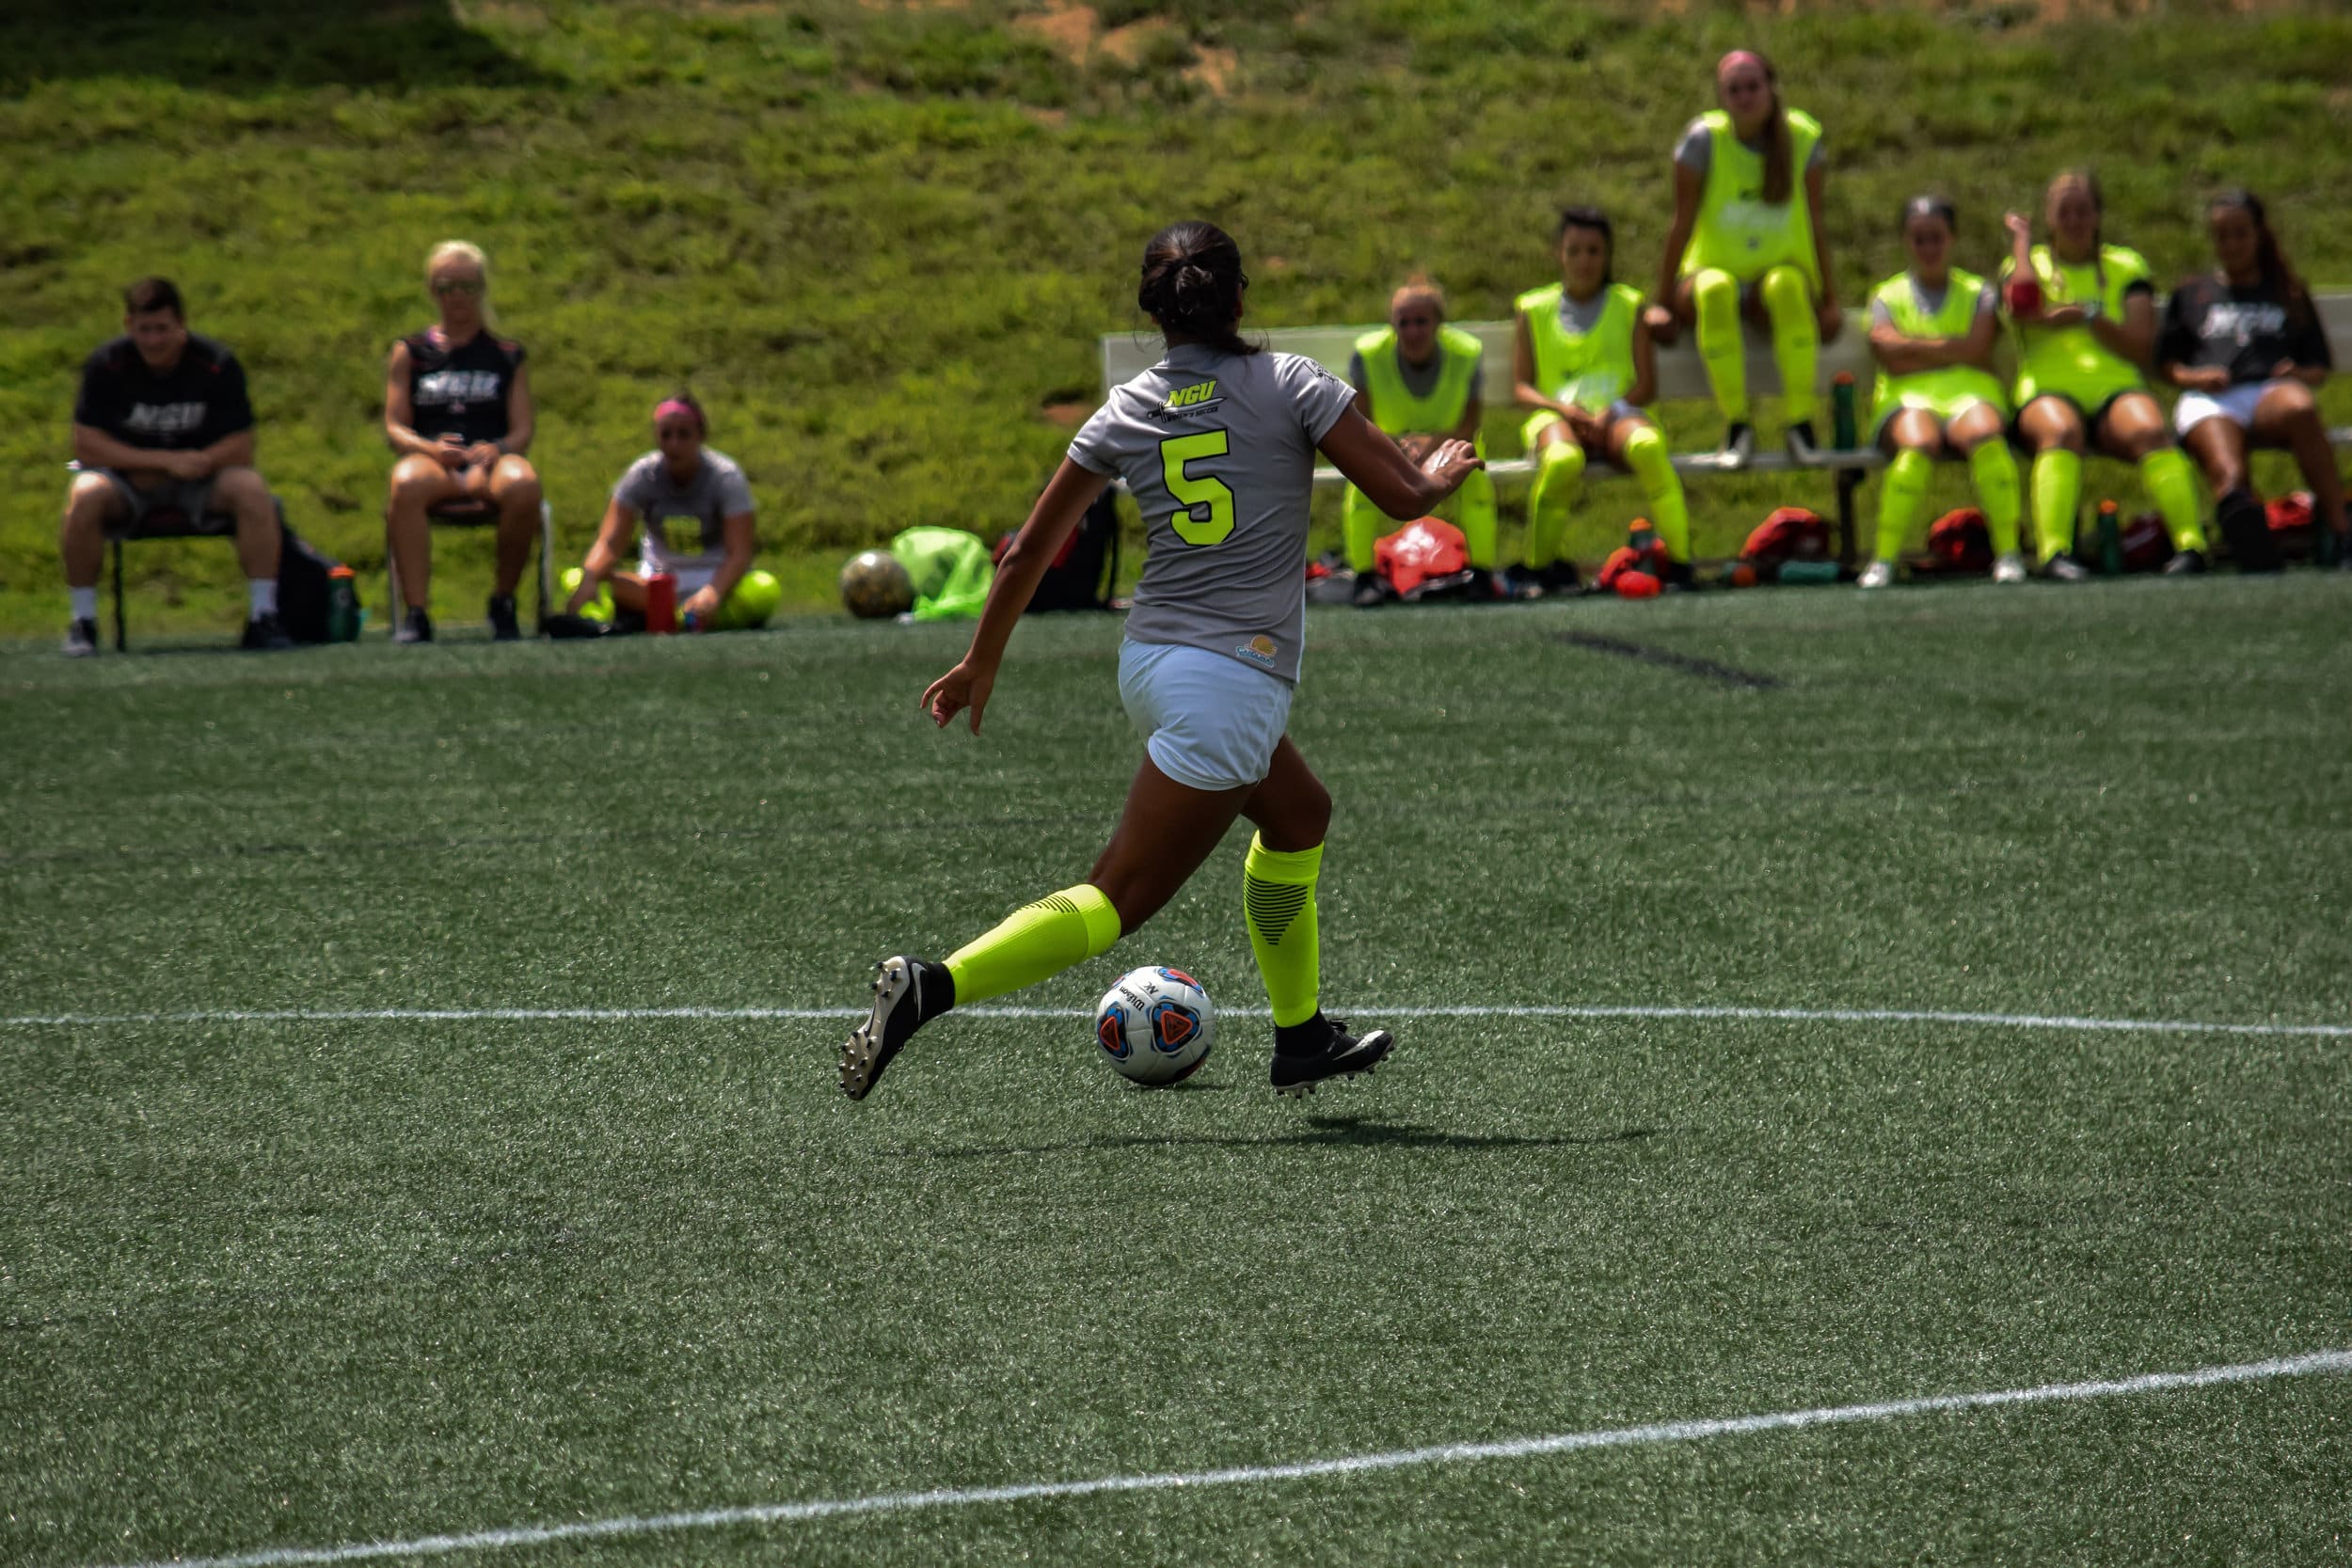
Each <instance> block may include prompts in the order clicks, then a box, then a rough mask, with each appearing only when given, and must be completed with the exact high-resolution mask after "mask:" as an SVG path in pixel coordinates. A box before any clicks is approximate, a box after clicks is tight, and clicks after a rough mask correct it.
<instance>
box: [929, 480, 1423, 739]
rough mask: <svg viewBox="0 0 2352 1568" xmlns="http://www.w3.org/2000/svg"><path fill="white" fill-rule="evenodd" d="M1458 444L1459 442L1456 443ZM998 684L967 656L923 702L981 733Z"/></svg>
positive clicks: (936, 719)
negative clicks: (964, 719)
mask: <svg viewBox="0 0 2352 1568" xmlns="http://www.w3.org/2000/svg"><path fill="white" fill-rule="evenodd" d="M1453 444H1454V445H1455V446H1459V445H1461V443H1460V442H1458V441H1457V442H1454V443H1453ZM995 685H996V672H995V671H993V670H981V669H977V668H975V667H974V665H973V663H972V661H971V660H970V659H968V658H967V659H965V660H964V661H963V662H961V664H958V665H957V666H956V667H955V668H954V669H952V670H950V671H948V672H947V673H946V674H944V675H942V676H940V677H939V678H938V679H937V680H935V681H933V682H931V684H930V689H929V690H927V691H925V692H924V693H923V706H924V708H925V710H926V711H928V712H929V713H930V716H931V722H932V723H934V724H936V725H938V726H939V727H940V728H941V729H946V727H947V721H948V720H950V719H953V718H954V717H955V716H956V715H957V714H959V713H961V712H962V711H963V710H964V709H966V708H970V709H971V710H972V733H973V734H974V735H977V734H979V733H980V714H981V712H982V710H984V709H985V708H986V707H987V706H988V694H989V692H990V691H991V690H992V689H994V687H995Z"/></svg>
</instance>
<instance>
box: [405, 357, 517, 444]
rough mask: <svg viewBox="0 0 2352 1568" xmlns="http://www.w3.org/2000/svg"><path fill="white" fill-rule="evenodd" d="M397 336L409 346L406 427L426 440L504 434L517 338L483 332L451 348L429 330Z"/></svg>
mask: <svg viewBox="0 0 2352 1568" xmlns="http://www.w3.org/2000/svg"><path fill="white" fill-rule="evenodd" d="M401 341H402V342H404V343H405V344H406V345H407V346H408V413H409V420H408V424H409V428H410V429H411V430H414V431H415V432H416V433H417V434H418V435H420V436H423V437H424V438H425V439H426V440H428V441H431V440H438V439H439V438H440V437H442V436H457V437H458V438H459V439H461V440H463V441H464V442H465V444H466V445H468V446H469V447H470V446H473V445H475V444H476V443H478V442H482V441H501V440H504V439H505V438H506V433H507V430H508V429H509V425H508V421H507V418H506V403H507V398H508V396H509V394H511V393H512V392H513V391H514V389H515V372H516V370H517V369H519V368H520V367H521V365H522V362H523V345H522V344H520V343H518V342H515V341H512V340H510V339H506V338H499V337H494V336H492V335H491V334H490V333H488V332H477V333H475V334H474V335H473V336H472V337H471V338H469V339H468V340H466V341H464V342H462V343H460V344H458V345H457V346H456V347H454V348H452V347H451V346H450V345H449V344H447V343H446V342H444V341H441V340H440V338H439V337H438V336H437V335H436V334H434V333H432V332H429V331H427V332H418V333H414V334H411V335H410V336H408V337H406V338H404V339H402V340H401Z"/></svg>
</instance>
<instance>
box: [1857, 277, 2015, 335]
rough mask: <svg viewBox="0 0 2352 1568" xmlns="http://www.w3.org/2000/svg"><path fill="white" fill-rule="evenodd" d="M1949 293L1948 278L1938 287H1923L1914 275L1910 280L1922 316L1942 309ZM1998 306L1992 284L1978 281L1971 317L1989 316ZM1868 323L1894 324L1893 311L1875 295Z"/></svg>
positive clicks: (1998, 300)
mask: <svg viewBox="0 0 2352 1568" xmlns="http://www.w3.org/2000/svg"><path fill="white" fill-rule="evenodd" d="M1948 293H1951V280H1950V279H1948V278H1947V279H1946V280H1945V284H1944V287H1942V288H1940V289H1930V288H1924V287H1922V286H1921V285H1920V282H1919V280H1918V279H1917V278H1913V279H1912V280H1911V297H1912V299H1913V300H1914V301H1915V302H1916V303H1917V305H1918V307H1919V313H1920V314H1921V315H1924V316H1932V315H1934V314H1935V313H1936V312H1937V311H1938V310H1941V309H1944V298H1945V296H1946V295H1947V294H1948ZM2000 308H2001V302H2000V296H1999V295H1997V294H1995V293H1994V292H1993V285H1992V284H1990V283H1984V282H1979V284H1978V285H1977V308H1976V309H1975V310H1974V311H1972V312H1970V314H1971V316H1972V318H1973V317H1975V316H1989V315H1991V314H1993V312H1994V311H1995V310H1997V309H2000ZM1870 325H1872V326H1892V325H1895V312H1894V311H1892V310H1890V309H1887V308H1886V301H1884V300H1883V299H1880V298H1878V297H1876V296H1875V295H1873V296H1872V298H1871V300H1870Z"/></svg>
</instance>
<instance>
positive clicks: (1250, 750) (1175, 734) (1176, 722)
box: [1119, 642, 1291, 791]
mask: <svg viewBox="0 0 2352 1568" xmlns="http://www.w3.org/2000/svg"><path fill="white" fill-rule="evenodd" d="M1119 699H1120V702H1122V703H1125V704H1126V705H1127V717H1128V718H1129V719H1132V720H1133V721H1135V726H1136V729H1137V730H1138V731H1140V732H1142V735H1143V749H1144V750H1145V751H1146V752H1149V753H1150V754H1151V757H1152V764H1153V766H1155V767H1157V768H1159V770H1160V771H1161V772H1163V773H1165V774H1167V775H1168V777H1169V778H1171V779H1174V780H1175V781H1176V782H1177V783H1178V784H1185V785H1188V786H1189V787H1191V788H1193V789H1205V790H1212V791H1216V790H1227V789H1241V788H1244V787H1246V786H1248V785H1249V784H1256V783H1257V782H1258V781H1259V780H1261V779H1263V778H1264V777H1265V775H1266V769H1267V768H1271V767H1272V766H1273V765H1274V748H1275V747H1277V746H1279V745H1280V744H1281V741H1282V731H1283V730H1284V729H1285V728H1287V727H1288V726H1289V724H1290V721H1291V685H1290V683H1289V682H1288V681H1285V680H1283V679H1281V678H1280V677H1279V676H1277V675H1269V674H1267V673H1265V672H1264V671H1263V670H1253V669H1251V668H1250V667H1249V666H1248V665H1247V664H1244V663H1243V662H1242V661H1241V660H1239V659H1237V658H1234V657H1231V656H1230V655H1226V654H1213V653H1211V652H1209V651H1208V650H1207V649H1206V648H1186V647H1182V646H1179V645H1178V644H1176V643H1173V642H1121V643H1120V645H1119Z"/></svg>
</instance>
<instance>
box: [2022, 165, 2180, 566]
mask: <svg viewBox="0 0 2352 1568" xmlns="http://www.w3.org/2000/svg"><path fill="white" fill-rule="evenodd" d="M2042 205H2043V209H2044V214H2045V216H2046V217H2047V219H2048V222H2049V225H2050V232H2051V243H2050V244H2048V245H2035V244H2034V243H2033V225H2032V224H2031V223H2030V222H2029V221H2028V220H2027V219H2026V217H2025V216H2024V215H2023V214H2018V213H2010V214H2006V215H2005V216H2004V217H2003V219H2002V221H2003V222H2004V223H2006V224H2007V225H2008V226H2009V234H2010V258H2009V260H2008V261H2006V262H2004V263H2003V264H2002V267H2001V284H2002V303H2003V305H2004V306H2005V307H2006V308H2007V309H2008V311H2009V317H2010V325H2011V327H2012V328H2013V329H2014V330H2015V333H2016V337H2017V385H2016V387H2015V388H2014V390H2013V394H2012V398H2011V401H2012V402H2014V403H2015V404H2016V405H2017V421H2016V434H2017V436H2018V440H2019V444H2020V445H2022V446H2024V447H2025V448H2026V451H2030V452H2032V453H2033V474H2032V478H2031V480H2030V481H2029V482H2028V489H2029V494H2030V496H2031V502H2032V511H2033V532H2034V544H2035V546H2036V548H2037V549H2038V550H2039V551H2040V553H2041V557H2042V576H2043V577H2044V578H2048V579H2050V580H2051V581H2053V582H2078V581H2080V580H2082V579H2083V578H2087V577H2089V576H2090V573H2089V572H2088V571H2087V570H2085V569H2084V568H2083V567H2082V566H2081V565H2080V564H2079V563H2077V562H2075V560H2074V557H2073V556H2072V555H2070V554H2068V553H2067V552H2068V551H2069V550H2071V549H2072V548H2073V547H2074V523H2075V515H2076V511H2077V509H2078V507H2079V505H2080V503H2081V498H2082V483H2083V451H2084V448H2085V447H2086V446H2087V445H2096V446H2097V448H2098V450H2099V451H2102V452H2105V453H2106V455H2107V456H2109V457H2115V458H2120V459H2122V461H2123V462H2126V463H2136V464H2137V465H2138V466H2139V478H2140V483H2142V484H2143V485H2145V486H2146V487H2147V490H2148V494H2149V496H2150V497H2151V498H2152V499H2153V500H2154V501H2155V503H2156V510H2157V511H2158V512H2159V513H2160V514H2162V515H2163V517H2164V526H2165V529H2166V531H2168V532H2169V533H2170V534H2171V536H2172V548H2173V551H2174V554H2173V556H2172V559H2171V560H2169V561H2168V562H2165V565H2164V569H2165V570H2166V571H2167V572H2169V573H2172V574H2174V575H2178V574H2180V573H2184V572H2201V571H2203V570H2204V569H2205V531H2204V527H2203V520H2202V511H2203V508H2202V505H2201V502H2200V501H2199V500H2198V499H2197V474H2196V471H2195V470H2194V469H2192V468H2191V467H2189V462H2188V458H2187V457H2186V456H2185V455H2184V454H2183V453H2182V451H2181V450H2180V448H2178V447H2176V446H2174V445H2173V444H2172V437H2171V436H2170V434H2169V433H2168V432H2167V431H2166V430H2165V428H2164V410H2163V409H2162V408H2159V407H2158V406H2156V400H2155V397H2154V396H2153V394H2152V393H2151V392H2150V391H2149V390H2148V382H2147V380H2146V378H2145V377H2144V376H2142V375H2141V373H2140V371H2141V367H2143V366H2145V365H2146V364H2147V363H2148V356H2149V353H2150V351H2151V350H2152V349H2153V348H2154V346H2155V341H2156V289H2155V285H2154V284H2153V283H2151V282H2150V281H2149V280H2148V263H2147V262H2146V261H2143V260H2141V258H2140V254H2139V252H2137V251H2136V250H2130V249H2126V248H2125V247H2124V246H2122V245H2109V244H2107V243H2106V239H2105V237H2104V236H2102V234H2101V233H2100V230H2099V217H2100V211H2101V202H2100V198H2099V182H2098V181H2097V180H2096V179H2094V178H2092V177H2091V175H2090V173H2089V172H2088V171H2086V170H2082V169H2069V170H2067V171H2066V172H2064V173H2062V174H2060V175H2059V176H2058V178H2057V179H2055V180H2053V181H2051V182H2050V188H2049V190H2048V191H2047V192H2046V193H2045V194H2044V197H2043V201H2042Z"/></svg>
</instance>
